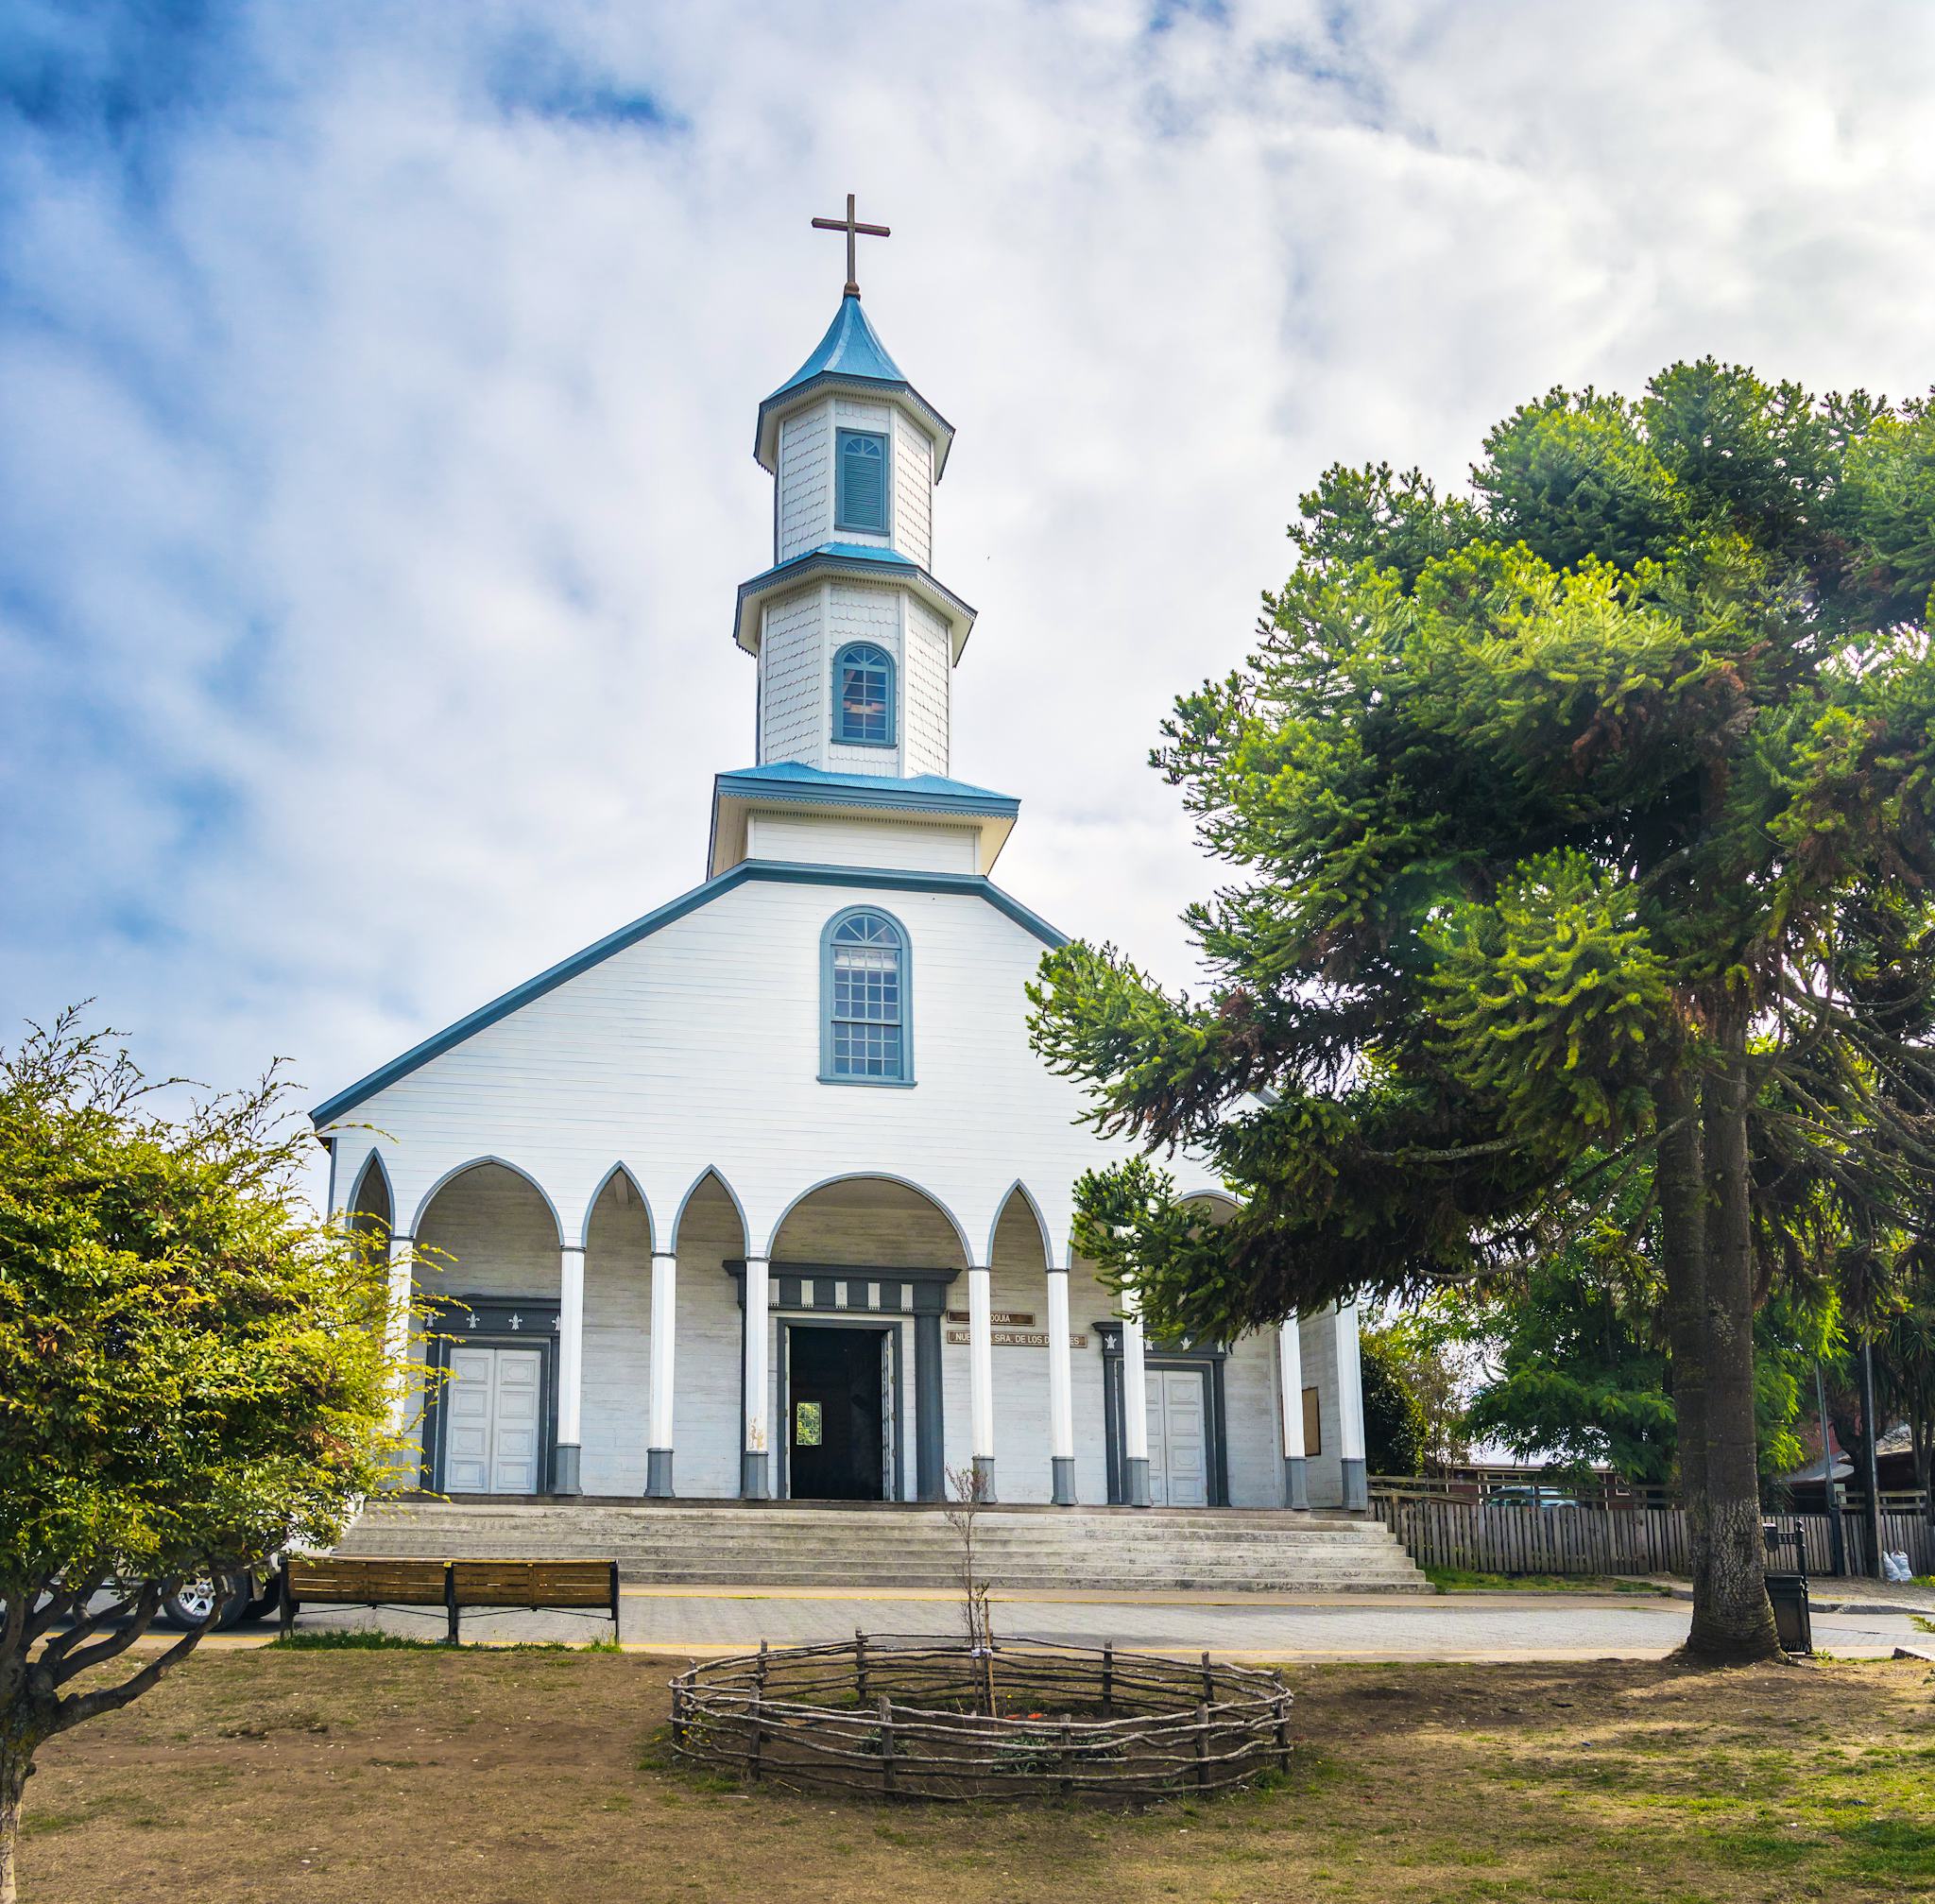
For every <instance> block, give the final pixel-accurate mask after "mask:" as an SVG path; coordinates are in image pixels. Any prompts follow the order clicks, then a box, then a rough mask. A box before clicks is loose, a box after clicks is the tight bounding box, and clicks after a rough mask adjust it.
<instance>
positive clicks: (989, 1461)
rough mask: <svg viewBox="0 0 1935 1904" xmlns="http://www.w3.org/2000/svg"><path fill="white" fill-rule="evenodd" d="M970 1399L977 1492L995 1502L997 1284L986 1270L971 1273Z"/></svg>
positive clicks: (968, 1332)
mask: <svg viewBox="0 0 1935 1904" xmlns="http://www.w3.org/2000/svg"><path fill="white" fill-rule="evenodd" d="M967 1398H968V1415H969V1417H970V1426H971V1430H972V1438H973V1452H974V1491H975V1494H976V1496H977V1497H978V1498H979V1499H981V1500H983V1501H992V1500H993V1499H994V1282H993V1278H992V1276H991V1275H990V1273H989V1271H988V1270H987V1269H986V1268H985V1267H983V1268H980V1269H974V1268H971V1267H970V1268H969V1270H968V1272H967Z"/></svg>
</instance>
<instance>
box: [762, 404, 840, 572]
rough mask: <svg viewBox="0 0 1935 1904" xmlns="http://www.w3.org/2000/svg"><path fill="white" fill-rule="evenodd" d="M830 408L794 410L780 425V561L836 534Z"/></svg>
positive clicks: (815, 406)
mask: <svg viewBox="0 0 1935 1904" xmlns="http://www.w3.org/2000/svg"><path fill="white" fill-rule="evenodd" d="M832 441H833V425H832V405H831V403H815V404H813V406H812V407H811V408H810V409H805V410H796V411H795V412H794V414H793V415H792V416H790V417H787V418H785V419H783V420H781V422H780V424H779V475H778V477H777V478H776V481H777V482H778V484H779V533H778V537H777V539H776V540H777V544H778V545H777V547H776V548H775V549H774V551H773V559H774V561H776V562H790V561H791V560H792V559H793V557H795V556H800V555H804V554H805V553H806V551H807V550H808V549H814V548H817V547H818V546H819V545H820V543H822V542H826V541H831V540H832V535H833V467H832Z"/></svg>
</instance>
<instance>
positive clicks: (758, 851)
mask: <svg viewBox="0 0 1935 1904" xmlns="http://www.w3.org/2000/svg"><path fill="white" fill-rule="evenodd" d="M975 842H976V835H975V833H974V832H973V830H972V829H971V828H968V827H933V826H916V825H912V824H910V823H908V822H906V821H893V820H856V819H844V818H843V819H834V818H831V816H829V817H821V816H818V815H811V814H754V815H751V816H750V817H749V818H748V819H747V821H746V846H745V851H746V857H747V858H748V859H756V860H791V861H793V862H795V863H796V864H798V865H803V866H899V867H902V868H913V869H916V870H918V871H921V872H936V873H971V872H972V871H974V869H975Z"/></svg>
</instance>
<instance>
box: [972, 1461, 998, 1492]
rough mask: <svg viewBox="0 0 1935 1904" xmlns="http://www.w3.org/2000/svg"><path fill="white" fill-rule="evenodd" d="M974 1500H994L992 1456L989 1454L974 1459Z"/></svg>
mask: <svg viewBox="0 0 1935 1904" xmlns="http://www.w3.org/2000/svg"><path fill="white" fill-rule="evenodd" d="M974 1498H975V1500H977V1501H992V1500H993V1499H994V1456H993V1455H991V1454H977V1455H976V1456H975V1457H974Z"/></svg>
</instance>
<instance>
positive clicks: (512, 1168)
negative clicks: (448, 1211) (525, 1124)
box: [410, 1156, 565, 1248]
mask: <svg viewBox="0 0 1935 1904" xmlns="http://www.w3.org/2000/svg"><path fill="white" fill-rule="evenodd" d="M487 1163H494V1164H495V1165H496V1166H497V1167H498V1168H499V1169H500V1170H507V1171H509V1172H510V1174H511V1175H513V1176H515V1177H521V1178H522V1180H523V1181H524V1182H525V1183H527V1184H529V1185H530V1186H531V1188H532V1189H533V1190H534V1191H536V1192H538V1198H539V1202H541V1203H542V1204H543V1206H544V1208H545V1209H547V1210H548V1211H549V1212H550V1214H551V1226H552V1228H553V1230H554V1231H555V1232H556V1235H557V1244H558V1246H559V1247H560V1248H562V1247H563V1244H564V1237H565V1228H564V1222H563V1219H562V1218H561V1217H559V1215H558V1213H557V1204H555V1203H554V1202H552V1200H551V1192H549V1191H548V1190H546V1189H545V1188H544V1186H543V1185H542V1184H541V1183H539V1181H538V1179H537V1178H536V1177H535V1176H533V1175H531V1173H530V1172H529V1171H527V1170H521V1169H520V1168H519V1167H518V1166H517V1165H516V1164H514V1163H512V1162H511V1161H510V1159H509V1158H503V1157H496V1156H488V1157H473V1158H469V1159H468V1160H466V1161H465V1162H463V1163H460V1164H458V1165H457V1166H456V1168H455V1169H454V1170H447V1171H445V1172H444V1174H443V1175H441V1176H440V1177H438V1178H437V1181H436V1182H435V1183H433V1184H432V1185H431V1186H430V1188H429V1189H428V1190H427V1191H425V1192H423V1199H422V1201H421V1202H420V1203H419V1204H418V1206H417V1214H416V1216H415V1217H414V1218H413V1219H412V1221H411V1224H410V1234H411V1235H412V1236H416V1235H417V1234H419V1233H420V1231H421V1229H422V1227H423V1219H424V1218H425V1217H426V1216H427V1215H428V1214H429V1213H430V1206H431V1205H432V1204H433V1203H435V1202H436V1201H437V1195H438V1193H439V1192H441V1191H442V1190H443V1189H444V1188H445V1187H446V1186H447V1185H449V1184H452V1183H454V1182H455V1181H456V1179H457V1178H458V1177H460V1176H462V1175H464V1174H465V1172H467V1171H472V1170H478V1169H481V1168H482V1167H483V1166H484V1165H485V1164H487Z"/></svg>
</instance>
